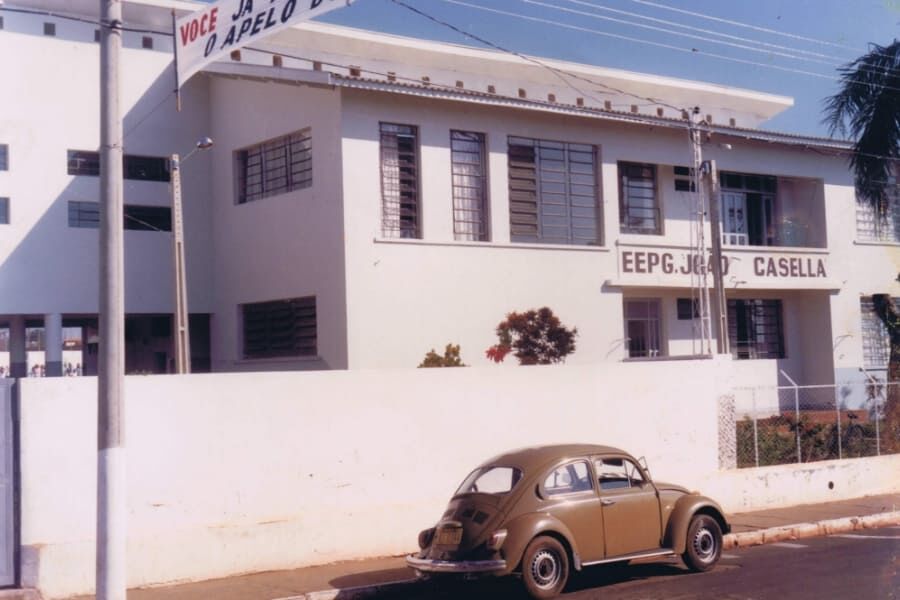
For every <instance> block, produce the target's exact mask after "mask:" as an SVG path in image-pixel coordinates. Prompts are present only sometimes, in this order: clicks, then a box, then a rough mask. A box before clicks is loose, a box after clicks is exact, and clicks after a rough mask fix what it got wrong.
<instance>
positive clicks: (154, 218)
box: [69, 201, 172, 231]
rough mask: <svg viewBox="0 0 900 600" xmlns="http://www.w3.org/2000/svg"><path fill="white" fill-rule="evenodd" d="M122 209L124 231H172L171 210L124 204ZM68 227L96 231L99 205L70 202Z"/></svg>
mask: <svg viewBox="0 0 900 600" xmlns="http://www.w3.org/2000/svg"><path fill="white" fill-rule="evenodd" d="M122 208H123V219H124V223H123V227H124V228H125V229H128V230H132V231H172V209H171V208H170V207H168V206H140V205H137V204H126V205H125V206H123V207H122ZM69 227H81V228H85V229H98V228H99V227H100V203H98V202H83V201H70V202H69Z"/></svg>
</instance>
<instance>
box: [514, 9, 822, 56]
mask: <svg viewBox="0 0 900 600" xmlns="http://www.w3.org/2000/svg"><path fill="white" fill-rule="evenodd" d="M519 1H520V2H524V3H525V4H532V5H536V6H543V7H545V8H550V9H552V10H557V11H560V12H565V13H569V14H575V15H580V16H585V17H591V18H592V19H600V20H603V21H610V22H613V23H621V24H623V25H628V26H630V27H638V28H640V29H648V30H650V31H657V32H660V33H666V34H669V35H677V36H681V37H686V38H690V39H694V40H701V41H704V42H709V43H711V44H720V45H723V46H730V47H732V48H739V49H741V50H749V51H750V52H759V53H761V54H772V55H775V56H781V57H784V58H790V59H793V60H805V61H809V62H815V63H819V64H825V65H829V66H838V64H839V63H835V62H832V61H828V60H822V59H819V58H811V57H804V56H797V55H796V54H790V53H787V52H782V51H780V50H766V49H764V48H756V47H754V46H748V45H746V44H738V43H735V42H727V41H724V40H715V39H710V38H708V37H704V36H700V35H696V34H693V33H686V32H683V31H676V30H674V29H667V28H665V27H657V26H655V25H645V24H643V23H636V22H634V21H628V20H625V19H619V18H616V17H607V16H604V15H598V14H596V13H591V12H586V11H582V10H575V9H572V8H565V7H562V6H554V5H552V4H547V3H546V2H539V1H538V0H519ZM567 1H568V2H573V3H576V4H582V5H584V4H587V5H588V6H591V7H593V8H597V9H600V10H611V11H614V12H624V11H617V10H615V9H606V7H602V6H597V5H595V4H590V3H587V2H581V1H579V0H567ZM632 14H634V13H632ZM647 18H648V19H652V17H647ZM653 20H655V21H659V20H661V19H653ZM669 23H671V22H669ZM674 24H675V25H678V24H677V23H674ZM678 26H680V27H687V28H690V29H694V28H692V27H690V26H689V25H678ZM701 31H703V32H704V33H708V34H711V35H719V34H718V33H716V32H713V31H710V30H701ZM749 41H751V42H752V43H757V42H754V41H753V40H749Z"/></svg>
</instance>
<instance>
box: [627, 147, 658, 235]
mask: <svg viewBox="0 0 900 600" xmlns="http://www.w3.org/2000/svg"><path fill="white" fill-rule="evenodd" d="M619 184H620V185H619V224H620V231H621V232H622V233H648V234H657V235H658V234H660V233H662V226H661V219H660V211H659V195H658V194H657V189H656V165H647V164H638V163H627V162H620V163H619Z"/></svg>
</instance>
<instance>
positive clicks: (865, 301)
mask: <svg viewBox="0 0 900 600" xmlns="http://www.w3.org/2000/svg"><path fill="white" fill-rule="evenodd" d="M894 302H895V303H897V305H898V306H900V298H894ZM859 312H860V315H861V317H862V350H863V366H864V367H866V368H867V369H883V368H885V367H886V366H887V364H888V359H889V358H890V355H891V341H890V337H889V335H888V330H887V326H886V325H885V324H884V322H883V321H882V320H881V318H880V317H879V316H878V314H877V313H876V312H875V305H874V303H873V302H872V298H871V296H866V297H864V298H860V299H859Z"/></svg>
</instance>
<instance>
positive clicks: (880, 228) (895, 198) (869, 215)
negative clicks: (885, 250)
mask: <svg viewBox="0 0 900 600" xmlns="http://www.w3.org/2000/svg"><path fill="white" fill-rule="evenodd" d="M888 198H889V199H888V203H887V205H886V206H885V207H884V210H878V209H877V208H875V207H874V206H872V204H871V203H869V202H866V201H865V200H861V199H860V198H857V199H856V239H857V240H859V241H861V242H894V243H900V186H897V185H895V186H892V187H891V188H890V190H889V196H888Z"/></svg>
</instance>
